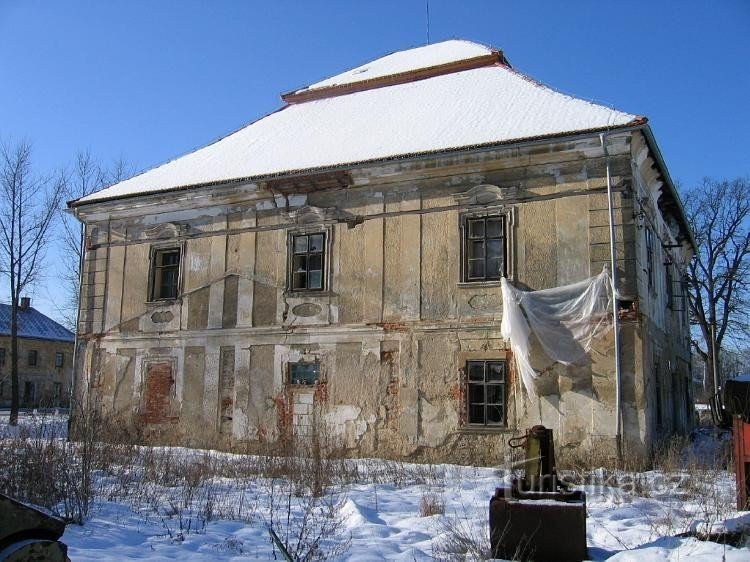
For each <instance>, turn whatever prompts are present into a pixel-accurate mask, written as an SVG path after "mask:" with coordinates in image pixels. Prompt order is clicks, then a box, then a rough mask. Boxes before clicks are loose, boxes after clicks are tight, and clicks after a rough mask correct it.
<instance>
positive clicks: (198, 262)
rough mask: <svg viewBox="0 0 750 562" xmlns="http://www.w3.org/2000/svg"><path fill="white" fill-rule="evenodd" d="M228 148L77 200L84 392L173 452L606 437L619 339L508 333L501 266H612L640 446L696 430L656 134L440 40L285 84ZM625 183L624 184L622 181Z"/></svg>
mask: <svg viewBox="0 0 750 562" xmlns="http://www.w3.org/2000/svg"><path fill="white" fill-rule="evenodd" d="M282 97H283V99H284V101H285V102H286V103H287V105H286V106H285V107H284V108H283V110H281V111H279V112H277V113H275V114H272V115H270V116H268V117H266V118H264V119H262V120H260V121H258V122H256V123H253V124H251V125H249V126H248V127H246V128H244V129H241V130H240V131H238V132H237V133H234V134H232V135H230V136H228V137H226V138H224V139H222V140H220V141H218V142H217V143H214V144H212V145H209V146H207V147H205V148H203V149H199V150H198V151H196V152H194V153H191V154H189V155H187V156H184V157H182V158H178V159H176V160H173V161H172V162H169V163H167V164H165V165H163V166H161V167H158V168H155V169H153V170H150V171H148V172H145V173H144V174H141V175H139V176H136V177H134V178H132V179H130V180H126V181H125V182H121V183H120V184H116V185H114V186H111V187H110V188H107V189H105V190H103V191H101V192H98V193H96V194H93V195H92V196H89V197H85V198H83V199H80V200H78V201H74V202H72V203H71V209H72V211H73V212H74V213H75V214H76V216H78V217H79V218H80V219H81V220H82V221H83V222H84V223H85V225H86V256H85V267H84V274H83V283H82V287H83V288H82V291H83V292H82V295H81V322H80V324H79V326H78V335H79V345H80V348H79V350H78V354H77V357H78V358H79V361H78V364H77V365H76V381H77V382H76V384H77V393H78V394H79V395H83V394H85V393H92V394H93V395H95V396H97V398H98V399H99V400H101V402H102V404H103V406H104V407H105V408H107V409H108V410H109V411H110V412H112V413H113V415H117V416H120V417H122V418H125V419H128V420H131V421H133V422H135V423H140V424H144V425H145V426H147V427H149V428H152V429H153V430H154V431H158V433H159V434H160V435H161V436H162V437H163V438H165V439H168V440H172V441H175V442H180V443H185V444H193V445H211V446H232V445H236V444H240V443H257V442H275V441H278V440H280V439H282V438H284V437H286V436H291V435H295V434H296V435H305V434H309V433H310V431H311V430H312V429H311V428H313V427H314V426H316V424H320V426H321V427H324V428H325V430H326V431H327V432H328V433H329V434H330V435H333V436H335V437H336V438H337V439H338V440H339V442H340V444H341V445H342V446H343V447H346V448H347V449H349V450H351V452H352V453H353V454H361V455H380V456H394V457H410V458H429V459H445V460H454V461H460V462H488V463H493V462H498V459H499V458H501V456H502V455H503V453H504V450H505V447H506V444H507V439H508V438H509V437H512V436H513V435H515V434H518V433H521V432H523V431H524V430H525V429H526V428H528V427H531V426H532V425H535V424H539V423H541V424H544V425H546V426H548V427H551V428H553V429H555V430H556V438H557V441H558V446H559V447H563V448H565V447H571V448H581V447H584V448H587V447H588V448H598V447H602V446H607V447H609V446H614V439H615V437H616V419H617V411H616V403H617V401H616V394H617V390H616V389H617V382H616V377H615V361H614V357H615V348H614V335H613V331H612V330H609V331H608V332H607V333H606V334H605V335H603V336H601V337H599V338H598V339H597V340H596V341H595V342H593V346H592V349H591V350H590V352H589V353H588V355H587V361H586V362H585V364H579V365H575V366H572V365H571V366H565V365H562V364H559V363H555V362H554V361H550V360H549V359H548V358H546V356H545V355H544V353H543V352H542V350H541V349H539V345H538V343H535V342H534V339H533V337H532V341H531V344H532V364H533V366H534V369H535V370H536V371H537V373H539V375H540V376H539V378H538V387H537V392H536V396H532V395H530V394H529V393H528V392H527V391H526V390H525V389H524V387H523V385H522V384H521V382H520V380H519V377H518V374H517V369H516V368H515V365H514V359H513V353H512V352H511V348H510V344H509V343H508V342H506V341H504V340H503V338H502V337H501V335H500V319H501V317H502V307H503V303H502V298H501V291H500V280H501V277H505V278H506V279H508V280H509V281H510V282H511V283H512V284H513V285H514V286H515V287H518V288H521V289H525V290H537V289H543V288H550V287H558V286H561V285H566V284H569V283H573V282H576V281H580V280H582V279H586V278H588V277H591V276H595V275H597V274H599V273H600V272H601V271H602V268H603V267H604V266H605V265H606V264H608V263H609V262H610V259H611V250H612V246H611V244H610V237H609V225H610V214H609V210H608V201H609V199H608V188H609V191H610V192H611V193H612V202H613V207H614V209H613V219H614V233H615V237H614V238H615V244H614V245H615V249H616V256H617V260H616V266H617V270H618V274H619V281H618V287H617V289H618V292H617V302H618V310H619V312H618V316H619V319H620V321H621V326H620V334H621V342H622V345H621V349H620V350H619V356H620V360H621V384H620V391H621V396H622V400H621V416H622V424H623V425H622V438H623V441H624V443H625V446H626V449H628V450H632V451H636V452H638V453H643V452H646V453H647V452H648V451H649V450H650V448H651V447H652V445H653V443H655V442H656V441H657V440H658V439H660V438H662V437H664V436H667V435H670V434H672V433H674V432H684V431H687V430H688V429H689V428H690V427H691V423H692V418H691V412H692V404H691V402H690V400H691V398H690V385H689V362H690V354H689V340H688V324H687V315H686V311H685V309H686V304H685V294H684V291H683V283H682V277H683V273H684V268H685V264H686V262H687V260H689V258H690V256H691V252H692V245H693V243H692V239H691V235H690V232H689V229H688V227H687V226H686V221H685V218H684V214H683V212H682V208H681V205H680V202H679V199H678V197H677V194H676V191H675V189H674V186H673V185H672V183H671V180H670V179H669V175H668V172H667V170H666V166H665V164H664V162H663V161H662V159H661V156H660V154H659V152H658V148H657V146H656V143H655V141H654V138H653V135H652V133H651V130H650V128H649V126H648V123H647V120H646V119H645V118H642V117H638V116H635V115H630V114H625V113H621V112H617V111H615V110H610V109H608V108H603V107H601V106H596V105H594V104H590V103H588V102H584V101H582V100H577V99H575V98H570V97H568V96H563V95H561V94H558V93H557V92H554V91H553V90H550V89H549V88H547V87H545V86H542V85H541V84H539V83H537V82H535V81H533V80H531V79H529V78H527V77H525V76H523V75H521V74H519V73H517V72H516V71H514V70H513V69H512V68H511V66H510V64H509V63H508V61H507V60H506V59H505V57H504V56H503V54H502V53H501V52H499V51H495V50H493V49H489V48H487V47H483V46H481V45H476V44H474V43H469V42H464V41H449V42H445V43H440V44H436V45H430V46H428V47H422V48H419V49H413V50H410V51H404V52H400V53H394V54H393V55H389V56H387V57H384V58H382V59H378V60H376V61H373V62H371V63H369V64H368V65H365V66H363V67H360V68H358V69H354V70H352V71H350V72H347V73H344V74H342V75H339V76H337V77H334V78H331V79H328V80H325V81H323V82H321V83H318V84H314V85H312V86H310V87H308V88H304V89H302V90H298V91H296V92H291V93H289V94H285V95H284V96H282ZM608 178H609V180H608Z"/></svg>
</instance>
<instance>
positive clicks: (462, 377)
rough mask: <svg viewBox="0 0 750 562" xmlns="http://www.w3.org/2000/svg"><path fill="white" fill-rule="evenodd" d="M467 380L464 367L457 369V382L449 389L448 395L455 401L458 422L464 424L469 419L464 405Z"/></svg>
mask: <svg viewBox="0 0 750 562" xmlns="http://www.w3.org/2000/svg"><path fill="white" fill-rule="evenodd" d="M467 385H468V381H467V378H466V369H464V368H460V369H459V370H458V382H457V383H456V384H454V385H453V386H452V387H451V389H450V396H451V398H453V400H455V401H456V411H457V412H458V423H459V424H460V425H466V423H467V422H468V421H469V414H468V408H467V405H466V388H467Z"/></svg>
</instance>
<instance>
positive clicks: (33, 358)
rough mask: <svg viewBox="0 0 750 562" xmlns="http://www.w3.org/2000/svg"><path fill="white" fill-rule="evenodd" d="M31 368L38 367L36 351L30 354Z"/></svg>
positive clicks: (31, 350) (31, 351) (33, 350)
mask: <svg viewBox="0 0 750 562" xmlns="http://www.w3.org/2000/svg"><path fill="white" fill-rule="evenodd" d="M28 360H29V367H36V363H37V360H38V357H37V352H36V349H30V350H29V354H28Z"/></svg>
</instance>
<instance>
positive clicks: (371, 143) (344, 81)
mask: <svg viewBox="0 0 750 562" xmlns="http://www.w3.org/2000/svg"><path fill="white" fill-rule="evenodd" d="M282 97H283V99H284V100H285V101H286V102H287V104H286V105H285V106H284V107H282V108H281V109H280V110H278V111H276V112H274V113H271V114H270V115H267V116H265V117H263V118H262V119H259V120H258V121H255V122H254V123H251V124H249V125H247V126H245V127H243V128H242V129H240V130H238V131H236V132H234V133H232V134H230V135H228V136H226V137H224V138H222V139H220V140H218V141H216V142H214V143H212V144H209V145H208V146H205V147H203V148H200V149H198V150H196V151H194V152H191V153H189V154H186V155H184V156H181V157H179V158H176V159H174V160H171V161H169V162H167V163H165V164H162V165H160V166H157V167H155V168H153V169H150V170H148V171H146V172H143V173H141V174H139V175H137V176H134V177H132V178H130V179H127V180H125V181H122V182H119V183H117V184H114V185H112V186H110V187H107V188H105V189H103V190H101V191H98V192H96V193H93V194H91V195H88V196H86V197H83V198H81V199H78V200H77V201H74V202H72V203H71V205H72V206H78V205H83V204H87V203H94V202H97V201H104V200H109V199H118V198H123V197H131V196H137V195H142V194H150V193H157V192H162V191H169V190H173V189H179V188H188V187H193V186H195V187H197V186H202V185H212V184H218V183H224V182H230V181H237V180H253V179H256V178H257V179H261V178H266V177H273V176H280V175H286V174H293V173H300V172H306V171H322V170H326V169H330V168H334V167H341V166H347V165H355V164H361V163H366V162H373V161H381V160H388V159H392V158H402V157H407V156H409V155H417V154H427V153H433V152H435V153H443V152H450V151H452V150H461V149H466V148H471V147H481V146H488V145H493V144H509V143H514V142H520V141H524V140H528V139H538V138H546V137H556V136H563V135H568V134H574V133H581V132H587V131H600V130H607V129H616V128H620V127H627V126H630V125H638V124H642V123H645V119H643V118H640V117H638V116H636V115H633V114H630V113H624V112H621V111H617V110H615V109H611V108H609V107H605V106H602V105H597V104H594V103H591V102H588V101H585V100H581V99H577V98H574V97H571V96H568V95H565V94H561V93H559V92H556V91H555V90H552V89H551V88H549V87H547V86H544V85H543V84H540V83H539V82H537V81H535V80H532V79H530V78H528V77H527V76H524V75H523V74H521V73H519V72H517V71H515V70H513V69H512V68H511V67H510V65H509V64H508V62H507V60H506V59H505V57H504V56H503V54H502V53H501V52H500V51H497V50H494V49H491V48H489V47H486V46H483V45H479V44H477V43H472V42H469V41H461V40H451V41H445V42H442V43H436V44H433V45H428V46H424V47H418V48H415V49H410V50H406V51H401V52H397V53H393V54H390V55H388V56H385V57H382V58H380V59H377V60H374V61H372V62H370V63H368V64H366V65H363V66H360V67H357V68H355V69H352V70H350V71H347V72H344V73H342V74H339V75H337V76H334V77H332V78H329V79H326V80H323V81H320V82H317V83H315V84H312V85H310V86H308V87H306V88H302V89H300V90H296V91H294V92H290V93H288V94H285V95H284V96H282Z"/></svg>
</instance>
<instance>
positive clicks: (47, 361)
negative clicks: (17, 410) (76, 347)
mask: <svg viewBox="0 0 750 562" xmlns="http://www.w3.org/2000/svg"><path fill="white" fill-rule="evenodd" d="M0 348H3V349H5V362H4V363H2V364H0V381H2V388H0V391H1V392H0V407H2V408H9V407H10V401H11V381H10V337H7V336H5V337H0ZM31 350H35V351H36V352H37V363H36V365H35V366H32V365H29V362H28V357H29V351H31ZM58 352H61V353H63V354H64V355H63V366H62V367H56V366H55V354H56V353H58ZM72 374H73V344H72V343H70V342H63V341H49V340H37V339H29V338H19V339H18V394H19V399H20V402H21V407H23V408H38V407H42V408H50V407H57V406H61V407H67V406H68V401H69V396H70V382H71V376H72ZM26 382H30V383H33V384H34V387H35V396H34V399H33V400H24V386H25V383H26ZM56 384H58V385H60V386H59V396H60V397H59V399H58V400H56V399H55V385H56Z"/></svg>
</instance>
